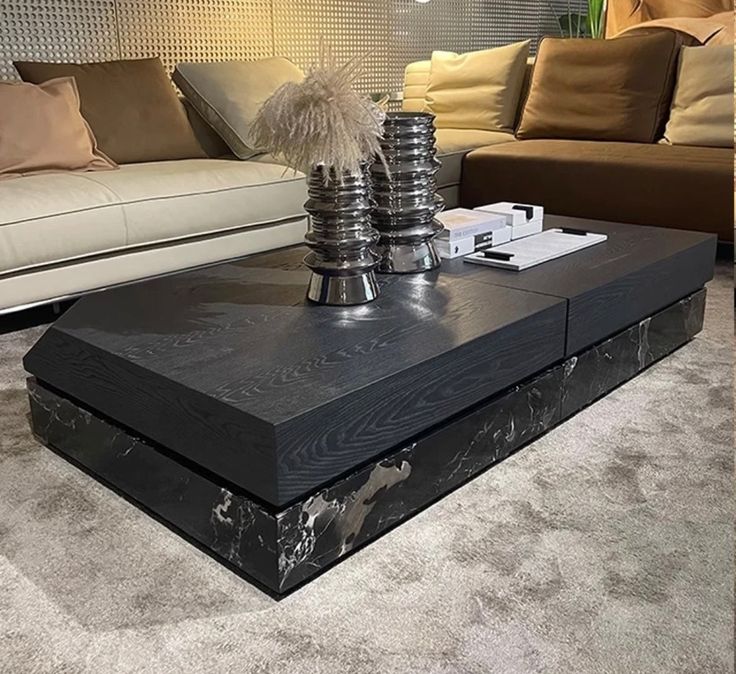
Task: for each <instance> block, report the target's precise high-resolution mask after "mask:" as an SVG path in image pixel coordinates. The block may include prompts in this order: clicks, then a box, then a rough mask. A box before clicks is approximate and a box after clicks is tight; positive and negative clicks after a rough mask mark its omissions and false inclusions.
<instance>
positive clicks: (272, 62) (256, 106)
mask: <svg viewBox="0 0 736 674" xmlns="http://www.w3.org/2000/svg"><path fill="white" fill-rule="evenodd" d="M303 78H304V73H303V72H302V71H301V70H300V69H299V68H298V67H297V66H296V65H294V64H293V63H292V62H291V61H289V60H288V59H285V58H282V57H279V56H276V57H271V58H266V59H262V60H260V61H252V62H248V61H225V62H222V63H180V64H179V65H177V66H176V68H175V69H174V75H173V79H174V82H175V83H176V85H177V86H178V87H179V88H180V89H181V91H182V93H183V94H184V96H185V97H186V98H187V100H188V101H189V102H190V103H191V104H192V106H193V107H194V108H195V109H196V110H197V112H198V113H199V114H200V115H201V116H202V118H203V119H204V120H205V121H206V122H207V123H208V124H209V125H210V126H211V127H212V128H213V129H214V130H215V131H216V132H217V133H218V135H219V136H220V137H221V138H222V139H223V140H224V141H225V142H226V143H227V144H228V146H229V147H230V149H231V150H232V151H233V154H235V156H236V157H238V159H250V158H251V157H254V156H255V155H257V154H262V153H263V149H262V148H257V147H253V146H252V144H251V141H250V131H251V126H252V125H253V121H254V120H255V117H256V115H257V114H258V111H259V110H260V108H261V106H262V105H263V103H264V102H265V101H266V99H267V98H269V97H270V96H271V94H273V93H274V92H275V91H276V89H278V88H279V87H280V86H282V85H283V84H286V83H287V82H299V81H301V80H302V79H303Z"/></svg>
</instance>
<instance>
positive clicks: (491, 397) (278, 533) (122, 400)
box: [24, 216, 716, 596]
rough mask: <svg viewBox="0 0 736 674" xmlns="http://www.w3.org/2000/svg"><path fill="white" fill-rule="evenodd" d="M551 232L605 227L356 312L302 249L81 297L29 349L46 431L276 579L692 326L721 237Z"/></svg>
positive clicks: (566, 221) (265, 578)
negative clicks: (566, 252) (557, 249)
mask: <svg viewBox="0 0 736 674" xmlns="http://www.w3.org/2000/svg"><path fill="white" fill-rule="evenodd" d="M546 226H548V227H553V226H569V227H576V228H582V229H588V230H591V231H598V232H604V233H606V234H608V236H609V239H608V241H607V242H606V243H604V244H600V245H598V246H595V247H593V248H589V249H587V250H584V251H581V252H578V253H576V254H573V255H570V256H568V257H564V258H561V259H558V260H555V261H552V262H549V263H546V264H544V265H541V266H539V267H535V268H533V269H529V270H527V271H524V272H520V273H516V272H511V271H506V270H496V269H491V268H486V267H479V266H476V265H470V264H467V263H464V262H463V261H462V260H451V261H445V262H444V263H443V265H442V269H441V270H439V271H438V272H432V273H429V274H423V275H411V276H408V275H407V276H382V277H380V286H381V296H380V297H379V299H378V300H377V301H375V302H373V303H371V304H369V305H363V306H358V307H350V308H335V307H324V306H314V305H310V304H308V303H307V302H306V301H305V299H304V293H305V288H306V284H307V280H308V277H309V272H308V270H307V269H305V268H304V267H303V265H302V264H301V258H302V257H303V255H304V252H305V251H304V249H301V248H292V249H287V250H281V251H276V252H272V253H266V254H261V255H255V256H252V257H248V258H244V259H241V260H237V261H233V262H229V263H225V264H220V265H216V266H211V267H206V268H202V269H198V270H194V271H190V272H186V273H182V274H177V275H173V276H168V277H164V278H159V279H154V280H150V281H146V282H144V283H139V284H135V285H129V286H124V287H120V288H115V289H111V290H108V291H106V292H102V293H98V294H94V295H89V296H87V297H85V298H83V299H81V300H80V301H79V302H77V303H76V304H75V305H74V306H73V307H72V308H71V309H70V310H69V311H68V312H67V313H65V314H64V315H63V316H62V317H61V318H60V319H59V320H58V321H57V322H56V323H55V324H54V325H53V326H51V327H50V328H49V329H48V331H47V332H46V333H45V334H44V335H43V337H42V338H41V339H40V340H39V342H38V343H37V344H36V345H35V346H34V347H33V348H32V349H31V351H30V352H29V353H28V354H27V355H26V357H25V360H24V364H25V367H26V370H27V371H28V372H29V373H30V374H31V375H32V376H31V377H30V378H29V380H28V389H29V394H30V404H31V414H32V425H33V430H34V432H35V433H36V435H37V436H38V438H40V440H41V441H42V442H43V443H45V444H46V445H47V446H49V447H50V448H51V449H53V450H54V451H56V452H57V453H59V454H61V455H62V456H64V457H65V458H67V459H69V460H70V461H72V462H73V463H75V464H76V465H78V466H79V467H81V468H82V469H84V470H85V471H87V472H88V473H89V474H91V475H92V476H94V477H95V478H97V479H98V480H100V481H102V482H103V483H105V484H107V485H108V486H110V487H111V488H112V489H114V490H115V491H117V492H118V493H120V494H121V495H123V496H124V497H125V498H127V499H129V500H130V501H131V502H132V503H134V504H136V505H137V506H139V507H141V508H143V509H144V510H145V511H146V512H148V513H149V514H151V515H152V516H154V517H155V518H157V519H158V520H160V521H161V522H163V523H164V524H166V525H167V526H169V527H171V528H172V529H173V530H174V531H176V532H178V533H179V534H181V535H182V536H184V537H185V538H186V539H188V540H189V541H191V542H192V543H194V544H196V545H197V546H199V547H200V548H201V549H203V550H205V551H206V552H207V553H209V554H210V555H212V556H213V557H214V558H215V559H216V560H218V561H219V562H221V563H223V564H225V565H226V566H228V567H229V568H231V569H232V570H234V571H236V572H237V573H239V574H241V575H243V576H244V577H246V578H248V579H249V580H251V581H252V582H254V583H256V584H257V585H258V586H259V587H261V588H262V589H264V590H266V591H268V592H270V593H272V594H274V595H276V596H280V595H283V594H284V593H287V592H289V591H292V590H293V589H295V588H297V587H299V586H300V585H301V584H303V583H305V582H307V581H309V580H310V579H312V578H314V576H315V575H316V574H318V573H320V572H321V571H323V570H325V569H326V568H328V567H329V566H330V565H332V564H334V563H335V562H337V561H338V560H341V559H343V558H345V557H346V556H347V555H348V554H349V553H351V552H353V551H355V550H356V549H358V548H359V547H360V546H362V545H365V544H366V543H368V542H369V541H371V540H373V539H375V538H376V537H377V536H379V535H380V534H382V533H384V532H386V531H387V530H389V529H390V528H392V527H394V526H395V525H397V524H399V523H401V522H403V521H405V520H406V519H407V518H409V517H410V516H412V515H413V514H415V513H417V512H418V511H419V510H421V509H423V508H425V507H427V506H428V505H430V504H431V503H433V502H434V501H436V500H437V499H439V498H441V497H442V496H444V495H445V494H447V493H448V492H450V491H452V490H453V489H455V488H457V487H458V486H460V485H461V484H463V483H464V482H466V481H467V480H470V479H472V478H473V477H475V476H477V475H478V474H479V473H480V472H481V471H483V470H485V469H486V468H488V467H489V466H491V465H493V464H494V463H496V462H498V461H500V460H501V459H503V458H505V457H507V456H508V455H509V454H510V453H512V452H514V451H515V450H517V449H519V448H521V447H523V446H524V445H525V444H527V443H529V442H530V441H532V440H533V439H535V438H537V437H538V436H540V435H541V434H543V433H545V432H546V431H548V430H549V429H551V428H552V427H554V426H556V425H558V424H560V423H562V422H563V421H564V420H565V419H567V418H568V417H569V416H570V415H572V414H574V413H575V412H577V411H579V410H580V409H582V408H583V407H584V406H586V405H588V404H589V403H590V402H592V401H593V400H595V399H597V398H599V397H600V396H602V395H605V394H606V393H607V392H609V391H610V390H612V389H613V388H615V387H616V386H618V385H619V384H621V383H622V382H624V381H626V380H627V379H630V378H631V377H633V376H634V375H636V374H637V373H638V372H640V371H642V370H643V369H644V368H646V367H648V366H649V365H651V364H652V363H653V362H655V361H656V360H658V359H659V358H662V357H663V356H665V355H667V354H668V353H670V352H671V351H673V350H674V349H676V348H677V347H679V346H681V345H682V344H684V343H686V342H687V341H688V340H690V339H692V338H693V336H694V335H695V334H696V333H697V332H699V331H700V329H701V327H702V321H703V311H704V306H705V290H704V288H703V286H704V284H705V283H706V282H707V281H708V280H709V279H710V278H712V275H713V262H714V257H715V247H716V240H715V238H714V237H712V236H709V235H705V234H700V233H695V232H685V231H677V230H666V229H658V228H650V227H640V226H632V225H622V224H615V223H604V222H596V221H585V220H577V219H572V218H556V217H552V216H548V217H547V219H546Z"/></svg>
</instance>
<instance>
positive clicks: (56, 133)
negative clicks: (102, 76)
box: [0, 77, 116, 179]
mask: <svg viewBox="0 0 736 674" xmlns="http://www.w3.org/2000/svg"><path fill="white" fill-rule="evenodd" d="M114 168H116V166H115V163H114V162H112V161H110V160H109V159H108V158H107V157H106V156H105V155H104V154H102V153H101V152H100V151H99V150H98V149H97V143H96V141H95V138H94V136H93V135H92V132H91V131H90V128H89V126H88V125H87V123H86V122H85V121H84V118H83V117H82V115H81V113H80V112H79V93H78V92H77V87H76V85H75V83H74V78H72V77H61V78H57V79H53V80H49V81H48V82H45V83H43V84H40V85H35V84H27V83H20V82H19V83H2V84H0V179H1V178H7V177H8V176H13V175H26V174H31V173H44V172H48V171H104V170H107V169H114Z"/></svg>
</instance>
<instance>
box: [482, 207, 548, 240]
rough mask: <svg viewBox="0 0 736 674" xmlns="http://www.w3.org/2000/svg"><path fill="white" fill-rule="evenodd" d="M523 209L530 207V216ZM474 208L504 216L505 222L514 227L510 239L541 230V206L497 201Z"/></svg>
mask: <svg viewBox="0 0 736 674" xmlns="http://www.w3.org/2000/svg"><path fill="white" fill-rule="evenodd" d="M514 207H516V208H514ZM520 207H521V208H520ZM524 209H531V217H527V213H526V212H525V210H524ZM475 210H476V211H481V212H482V213H493V214H495V215H503V216H504V217H505V218H506V224H507V225H511V226H512V227H513V228H514V231H513V232H512V234H511V238H512V239H520V238H521V237H523V236H529V235H531V234H537V233H539V232H541V231H542V224H543V221H544V208H543V207H542V206H534V205H532V204H518V203H513V202H511V201H499V202H498V203H495V204H488V205H486V206H478V207H477V208H476V209H475ZM517 228H519V229H517Z"/></svg>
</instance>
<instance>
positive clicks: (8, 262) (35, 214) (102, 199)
mask: <svg viewBox="0 0 736 674" xmlns="http://www.w3.org/2000/svg"><path fill="white" fill-rule="evenodd" d="M125 239H126V234H125V216H124V215H123V209H122V206H121V205H120V203H119V200H118V199H117V197H116V196H115V195H114V194H112V193H111V192H110V191H109V190H108V189H106V188H105V187H103V186H102V185H98V184H96V183H94V182H92V181H90V180H87V178H86V176H84V175H82V174H80V173H71V172H70V173H47V174H41V175H32V176H24V177H20V178H14V179H12V180H3V181H0V274H3V273H7V272H14V271H20V270H23V269H26V268H29V267H36V266H38V265H44V264H49V263H52V262H58V261H62V260H68V259H70V258H76V257H83V256H86V255H92V254H95V253H102V252H107V251H111V250H115V249H118V248H121V247H123V246H125Z"/></svg>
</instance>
